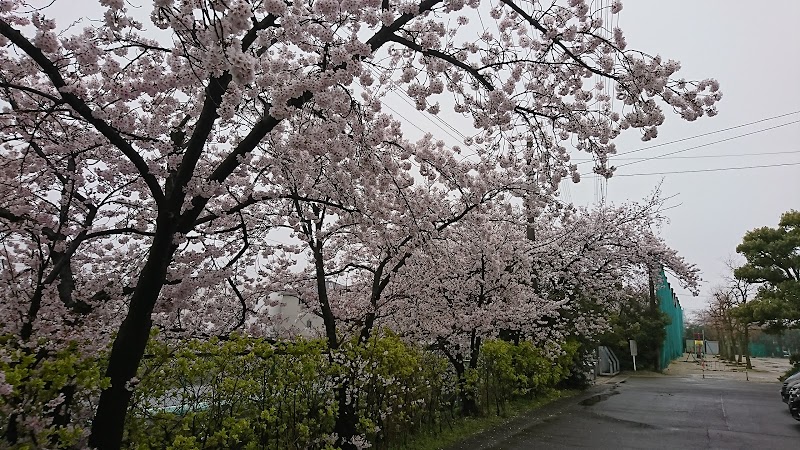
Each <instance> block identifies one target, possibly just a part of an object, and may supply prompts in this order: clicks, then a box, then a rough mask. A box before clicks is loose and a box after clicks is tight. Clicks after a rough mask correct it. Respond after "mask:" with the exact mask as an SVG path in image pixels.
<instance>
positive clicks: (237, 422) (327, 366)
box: [125, 332, 577, 449]
mask: <svg viewBox="0 0 800 450" xmlns="http://www.w3.org/2000/svg"><path fill="white" fill-rule="evenodd" d="M484 345H485V347H484V356H483V357H482V358H481V360H480V362H479V365H478V369H476V370H470V371H468V374H467V378H468V381H467V384H468V386H469V389H472V390H473V393H474V395H475V399H476V400H478V403H479V405H480V407H481V408H482V410H483V411H485V412H491V411H498V414H499V413H501V412H505V408H506V405H507V404H508V402H510V401H512V400H513V399H516V398H521V397H525V398H534V397H536V396H537V395H541V394H543V393H545V392H548V391H549V390H550V389H551V388H552V387H553V386H554V385H555V384H556V383H558V382H559V381H560V380H561V379H563V378H564V377H565V376H566V375H567V374H568V373H569V367H570V365H571V363H572V359H573V357H574V353H575V351H577V345H576V344H574V343H567V344H565V345H563V346H562V348H561V350H560V353H559V354H558V355H557V357H555V358H554V359H553V358H550V357H548V356H547V355H546V354H545V352H544V351H542V350H541V349H537V348H535V347H534V346H533V345H532V344H531V343H529V342H523V343H521V344H519V345H514V344H511V343H508V342H505V341H488V342H486V343H485V344H484ZM139 378H140V379H141V381H140V382H139V383H138V385H137V386H136V389H135V391H134V398H133V406H132V408H131V410H130V414H129V415H128V423H127V426H126V434H125V446H126V447H127V448H136V449H149V448H175V449H189V448H191V449H211V448H231V449H250V448H276V449H300V448H304V449H305V448H309V449H322V448H329V447H330V445H331V443H332V442H333V440H332V438H331V435H332V432H333V428H334V424H335V421H336V415H337V413H338V411H339V410H338V403H337V398H338V397H337V395H336V392H337V390H339V389H346V392H347V394H348V395H347V398H348V399H349V401H350V403H351V404H352V405H353V406H354V408H355V412H356V424H355V425H356V429H357V431H358V432H359V433H360V434H361V436H362V437H363V438H364V439H365V440H367V441H369V442H371V443H372V445H373V446H374V447H376V448H388V447H390V446H396V445H403V443H405V442H408V439H410V438H411V437H412V436H416V435H431V434H437V433H439V432H441V431H442V430H443V427H449V426H451V425H452V424H453V423H454V421H456V420H458V411H459V410H460V409H459V405H458V396H457V395H456V394H457V392H456V389H457V384H458V383H457V380H456V379H455V374H454V373H453V372H452V371H451V370H450V368H449V363H448V361H447V360H446V359H445V358H443V357H441V356H439V355H437V354H435V353H433V352H431V351H428V350H424V349H422V348H420V347H417V346H413V345H409V344H407V343H405V342H403V341H402V340H401V339H400V338H399V337H398V336H396V335H394V334H391V333H389V332H380V333H375V334H373V336H372V337H371V338H370V339H369V341H367V342H366V343H359V342H357V341H348V342H345V343H343V344H342V346H341V347H340V348H339V349H336V350H330V349H328V348H327V347H326V345H325V343H324V342H322V341H302V340H300V341H296V342H282V343H277V344H271V343H268V342H265V341H262V340H258V339H251V338H244V337H234V338H233V339H230V340H227V341H217V340H211V341H204V342H201V341H188V342H180V343H171V344H168V343H165V342H163V341H162V340H159V339H153V340H152V342H151V343H150V344H149V347H148V357H147V358H146V359H145V364H144V366H143V368H142V370H141V375H140V377H139ZM484 396H486V397H484Z"/></svg>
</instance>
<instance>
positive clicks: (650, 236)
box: [383, 197, 699, 414]
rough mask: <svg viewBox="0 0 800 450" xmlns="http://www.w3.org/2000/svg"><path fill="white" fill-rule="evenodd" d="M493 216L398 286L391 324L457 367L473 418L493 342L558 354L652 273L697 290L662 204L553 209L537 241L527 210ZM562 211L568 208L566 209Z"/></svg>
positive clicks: (445, 241)
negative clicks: (479, 372)
mask: <svg viewBox="0 0 800 450" xmlns="http://www.w3.org/2000/svg"><path fill="white" fill-rule="evenodd" d="M500 205H501V204H496V205H495V209H491V208H487V209H486V210H485V211H482V212H480V213H476V214H473V215H472V216H470V218H469V219H468V220H465V221H462V222H459V223H458V224H456V225H455V226H454V227H453V228H451V229H448V230H447V232H445V233H443V234H442V235H440V236H439V237H438V238H437V239H434V240H432V241H431V242H430V243H429V245H428V246H427V247H426V251H425V252H424V253H420V254H415V255H414V256H412V257H411V258H410V261H409V264H408V265H407V266H406V268H405V270H403V271H401V274H400V276H399V279H396V280H395V283H394V284H390V287H389V290H390V292H391V291H394V292H393V293H392V294H391V296H392V297H394V301H393V302H392V303H391V304H386V305H385V309H386V311H385V312H384V313H383V315H384V316H386V317H387V318H386V322H387V323H389V324H390V326H391V327H392V328H394V329H396V330H397V331H398V332H399V333H401V334H403V335H405V336H406V337H407V338H409V339H412V340H416V341H421V342H426V343H428V344H429V345H430V346H431V347H432V348H436V349H438V350H440V351H441V352H442V353H443V354H444V355H445V356H446V357H447V358H448V360H449V361H450V362H451V364H452V367H453V369H454V370H455V372H456V375H457V377H458V380H459V383H460V385H459V390H460V394H461V397H462V398H461V404H462V409H463V410H464V412H465V413H467V414H469V413H472V412H474V410H475V401H474V398H471V397H470V393H469V388H468V386H467V371H468V370H470V369H471V370H475V369H476V368H477V364H478V361H479V356H480V351H481V345H482V343H483V342H485V341H486V340H487V339H491V338H498V337H499V338H505V339H515V340H530V341H533V342H534V343H536V344H537V345H539V346H541V347H544V348H548V349H549V350H550V351H551V352H556V353H557V351H558V348H557V346H558V343H559V342H563V341H564V340H565V338H567V337H570V336H572V337H583V338H588V339H592V338H593V337H594V336H597V335H598V334H600V333H601V332H604V331H606V328H607V324H606V323H605V321H604V317H606V316H607V313H608V312H609V311H610V310H612V309H614V308H616V307H617V306H618V304H619V303H620V301H621V300H623V299H624V298H626V297H627V296H629V295H630V294H629V290H628V289H626V287H628V286H632V285H637V283H639V282H640V280H641V279H643V277H644V278H646V274H647V273H648V270H649V268H650V267H653V266H656V265H657V266H659V267H661V266H663V267H667V268H668V269H670V270H671V271H672V272H673V273H674V274H675V275H676V276H677V277H678V279H679V281H681V282H682V283H684V284H685V286H686V287H688V288H689V289H695V290H696V288H697V282H698V280H699V278H698V276H697V269H696V268H695V267H693V266H692V265H690V264H688V263H686V262H685V261H684V260H683V258H681V257H679V256H678V255H677V254H676V252H675V251H674V250H671V249H669V248H668V247H667V246H666V244H665V243H664V241H663V240H662V239H661V238H659V237H658V236H657V235H656V234H655V232H656V230H655V229H654V227H655V225H657V224H658V222H659V215H658V208H659V206H660V205H661V201H659V200H658V199H657V198H655V197H654V198H653V199H650V200H649V201H647V202H645V203H643V204H628V205H624V206H621V207H599V208H597V209H595V210H586V209H574V208H571V207H551V208H549V211H548V212H546V213H545V214H544V215H543V218H545V217H546V218H548V219H549V220H541V224H540V225H538V226H536V227H535V230H534V231H535V233H534V234H535V236H536V239H534V240H532V239H529V235H528V231H529V228H530V226H531V225H530V223H529V222H528V221H527V218H526V217H525V216H524V215H523V214H522V211H520V210H518V209H515V208H512V207H510V205H509V206H508V208H504V209H505V210H504V211H503V212H500V211H498V210H497V208H499V207H500ZM559 206H560V205H559Z"/></svg>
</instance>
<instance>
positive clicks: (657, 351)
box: [647, 267, 662, 372]
mask: <svg viewBox="0 0 800 450" xmlns="http://www.w3.org/2000/svg"><path fill="white" fill-rule="evenodd" d="M647 287H648V288H649V291H650V292H649V293H650V312H651V313H653V314H655V312H656V310H657V308H658V299H657V298H656V284H655V280H653V268H652V267H650V268H648V274H647ZM661 345H662V343H661V342H656V345H655V348H654V349H653V356H654V358H653V370H654V371H655V372H661V369H662V367H661Z"/></svg>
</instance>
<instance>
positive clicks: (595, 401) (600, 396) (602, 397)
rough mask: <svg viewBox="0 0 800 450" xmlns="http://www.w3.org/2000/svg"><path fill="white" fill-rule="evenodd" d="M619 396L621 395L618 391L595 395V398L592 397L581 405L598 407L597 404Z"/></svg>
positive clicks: (582, 401)
mask: <svg viewBox="0 0 800 450" xmlns="http://www.w3.org/2000/svg"><path fill="white" fill-rule="evenodd" d="M617 394H619V392H617V391H616V390H613V391H610V392H606V393H604V394H597V395H593V396H591V397H589V398H587V399H584V400H581V402H580V404H581V405H583V406H592V405H596V404H598V403H600V402H602V401H603V400H608V398H609V397H611V396H612V395H617Z"/></svg>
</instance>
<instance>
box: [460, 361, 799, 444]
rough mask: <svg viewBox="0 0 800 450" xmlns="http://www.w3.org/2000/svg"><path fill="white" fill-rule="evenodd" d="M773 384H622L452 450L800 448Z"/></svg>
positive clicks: (651, 380) (657, 380) (646, 380)
mask: <svg viewBox="0 0 800 450" xmlns="http://www.w3.org/2000/svg"><path fill="white" fill-rule="evenodd" d="M779 390H780V385H779V384H778V383H777V382H775V383H755V382H749V383H748V382H741V381H732V380H721V379H701V378H699V377H691V378H680V377H664V376H659V377H641V378H640V377H630V378H628V379H626V380H625V381H624V382H622V383H612V384H608V385H604V386H597V387H594V388H592V389H591V390H589V391H587V392H586V393H585V394H583V395H581V396H578V397H575V398H571V399H565V400H562V401H559V402H557V403H556V404H554V405H551V406H550V407H548V408H545V409H544V410H541V411H537V412H535V413H532V414H531V415H529V416H528V417H522V418H517V419H515V420H514V421H512V422H511V423H509V424H507V425H506V426H505V427H504V428H503V429H497V430H493V431H492V432H490V433H486V434H484V435H482V436H478V437H477V438H475V439H472V440H470V441H467V442H464V443H462V444H460V445H458V446H456V447H454V449H475V450H478V449H487V450H488V449H492V450H500V449H503V450H512V449H513V450H522V449H572V448H592V449H615V450H616V449H629V448H631V449H633V448H635V449H739V448H741V449H759V450H760V449H795V450H796V449H800V422H798V421H795V420H794V419H792V417H791V415H789V411H788V408H787V407H786V405H785V404H784V403H783V402H781V400H780V394H779V393H778V391H779Z"/></svg>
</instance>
